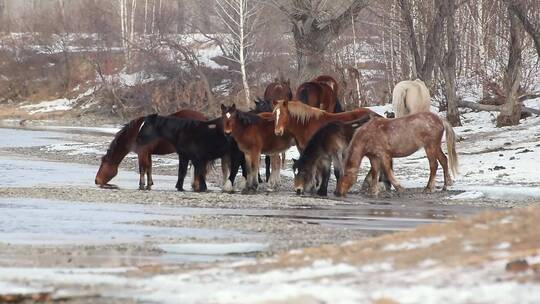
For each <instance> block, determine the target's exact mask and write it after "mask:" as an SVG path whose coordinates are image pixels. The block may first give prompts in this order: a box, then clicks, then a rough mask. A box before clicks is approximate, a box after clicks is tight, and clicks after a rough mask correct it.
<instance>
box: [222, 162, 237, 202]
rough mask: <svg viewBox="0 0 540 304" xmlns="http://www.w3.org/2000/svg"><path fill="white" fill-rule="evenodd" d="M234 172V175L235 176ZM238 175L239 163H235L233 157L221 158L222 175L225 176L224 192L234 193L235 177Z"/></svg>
mask: <svg viewBox="0 0 540 304" xmlns="http://www.w3.org/2000/svg"><path fill="white" fill-rule="evenodd" d="M233 171H235V172H234V175H233ZM236 173H238V163H237V162H234V161H233V156H232V155H225V156H223V157H222V158H221V174H222V175H223V191H224V192H229V193H230V192H233V184H234V177H236Z"/></svg>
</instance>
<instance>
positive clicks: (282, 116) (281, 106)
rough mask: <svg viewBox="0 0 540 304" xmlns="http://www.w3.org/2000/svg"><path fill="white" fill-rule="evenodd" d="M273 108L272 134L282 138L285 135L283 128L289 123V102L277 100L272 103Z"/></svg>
mask: <svg viewBox="0 0 540 304" xmlns="http://www.w3.org/2000/svg"><path fill="white" fill-rule="evenodd" d="M272 104H273V106H274V111H273V114H274V117H275V121H274V133H275V134H276V135H277V136H282V135H283V133H285V127H286V126H287V124H288V122H289V108H288V107H289V102H288V101H287V100H279V101H275V100H274V101H273V102H272Z"/></svg>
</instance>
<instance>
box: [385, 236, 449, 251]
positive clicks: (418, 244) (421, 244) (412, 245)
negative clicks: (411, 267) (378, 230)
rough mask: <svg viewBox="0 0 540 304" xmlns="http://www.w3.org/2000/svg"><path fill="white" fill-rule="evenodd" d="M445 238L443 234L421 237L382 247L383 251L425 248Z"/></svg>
mask: <svg viewBox="0 0 540 304" xmlns="http://www.w3.org/2000/svg"><path fill="white" fill-rule="evenodd" d="M445 239H446V237H444V236H436V237H429V238H421V239H416V240H411V241H408V242H403V243H400V244H388V245H386V246H384V247H383V250H384V251H399V250H413V249H420V248H426V247H430V246H432V245H435V244H438V243H440V242H442V241H444V240H445Z"/></svg>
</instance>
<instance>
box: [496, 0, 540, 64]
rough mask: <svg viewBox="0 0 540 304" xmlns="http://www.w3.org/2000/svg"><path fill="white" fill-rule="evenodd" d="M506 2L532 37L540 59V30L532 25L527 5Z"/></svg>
mask: <svg viewBox="0 0 540 304" xmlns="http://www.w3.org/2000/svg"><path fill="white" fill-rule="evenodd" d="M504 2H506V4H507V5H508V9H509V11H512V12H513V13H514V14H515V15H516V18H518V19H519V21H520V22H521V24H522V25H523V28H524V29H525V31H527V33H528V34H529V35H530V36H531V38H532V40H533V42H534V47H535V48H536V53H537V54H538V57H540V28H538V26H535V25H534V24H532V22H531V20H530V18H529V17H528V16H527V9H526V8H525V7H524V4H525V3H524V2H523V1H519V0H518V1H516V0H505V1H504Z"/></svg>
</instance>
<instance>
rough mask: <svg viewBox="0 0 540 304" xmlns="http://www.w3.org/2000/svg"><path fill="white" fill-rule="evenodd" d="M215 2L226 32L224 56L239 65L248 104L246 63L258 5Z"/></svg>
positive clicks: (226, 0)
mask: <svg viewBox="0 0 540 304" xmlns="http://www.w3.org/2000/svg"><path fill="white" fill-rule="evenodd" d="M216 3H217V7H218V9H217V14H218V16H219V18H220V19H221V21H222V23H223V25H224V26H225V30H226V32H227V35H226V36H225V37H224V42H225V43H224V47H225V50H226V52H227V54H225V57H226V58H227V59H228V60H231V61H232V62H235V63H237V64H238V65H239V70H240V71H239V72H240V75H241V76H242V85H243V88H244V96H245V102H246V105H247V106H249V105H250V100H251V98H250V91H249V83H248V76H247V70H246V65H247V62H248V61H249V59H250V53H249V50H250V48H251V47H252V46H253V44H254V40H255V37H254V28H255V25H256V23H257V13H258V6H257V5H255V4H254V1H253V0H216Z"/></svg>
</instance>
